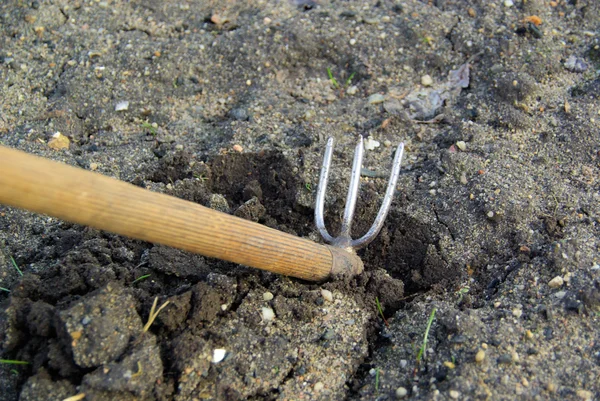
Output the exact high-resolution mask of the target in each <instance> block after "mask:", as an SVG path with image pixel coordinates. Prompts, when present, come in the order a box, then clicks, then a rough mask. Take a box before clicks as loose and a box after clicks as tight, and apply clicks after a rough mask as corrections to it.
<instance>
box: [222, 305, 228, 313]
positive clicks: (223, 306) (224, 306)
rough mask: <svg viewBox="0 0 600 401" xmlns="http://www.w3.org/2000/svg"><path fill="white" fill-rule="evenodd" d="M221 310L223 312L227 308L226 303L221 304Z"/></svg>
mask: <svg viewBox="0 0 600 401" xmlns="http://www.w3.org/2000/svg"><path fill="white" fill-rule="evenodd" d="M221 310H222V311H223V312H225V311H226V310H227V304H223V305H221Z"/></svg>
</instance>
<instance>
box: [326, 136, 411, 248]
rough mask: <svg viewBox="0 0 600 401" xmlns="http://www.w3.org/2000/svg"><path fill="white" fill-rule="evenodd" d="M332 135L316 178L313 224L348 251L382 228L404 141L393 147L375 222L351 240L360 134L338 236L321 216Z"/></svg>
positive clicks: (373, 235)
mask: <svg viewBox="0 0 600 401" xmlns="http://www.w3.org/2000/svg"><path fill="white" fill-rule="evenodd" d="M333 142H334V141H333V138H332V137H331V138H329V140H327V147H326V148H325V156H324V157H323V166H322V167H321V175H320V178H319V187H318V189H317V202H316V203H317V204H316V207H315V224H316V225H317V228H318V229H319V233H320V234H321V236H322V237H323V239H324V240H325V241H326V242H329V243H330V244H331V245H333V246H336V247H339V248H343V249H345V250H347V251H350V252H352V251H354V250H356V249H359V248H362V247H364V246H366V245H368V244H369V243H370V242H371V241H373V239H375V237H376V236H377V234H379V231H380V230H381V228H382V227H383V222H384V221H385V218H386V216H387V214H388V212H389V210H390V206H391V204H392V199H393V198H394V192H395V190H396V183H397V182H398V176H399V175H400V164H401V162H402V155H403V153H404V143H400V145H398V148H397V149H396V155H395V156H394V162H393V163H392V174H391V175H390V180H389V182H388V186H387V190H386V191H385V195H384V197H383V202H382V204H381V208H380V209H379V213H377V217H376V218H375V222H374V223H373V225H372V226H371V228H370V229H369V231H367V233H366V234H365V235H363V236H362V237H360V238H358V239H352V237H351V236H350V230H351V228H352V219H353V217H354V210H355V208H356V198H357V197H358V186H359V184H360V173H361V167H362V159H363V154H364V148H363V138H362V136H359V140H358V144H357V145H356V148H355V150H354V161H353V163H352V175H351V177H350V188H349V189H348V195H347V197H346V206H345V208H344V217H343V218H342V229H341V232H340V235H339V236H337V237H333V236H331V235H330V234H329V232H328V231H327V228H325V220H324V218H323V209H324V207H325V192H326V190H327V181H328V180H329V170H330V168H331V156H332V153H333Z"/></svg>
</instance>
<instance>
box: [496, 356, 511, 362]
mask: <svg viewBox="0 0 600 401" xmlns="http://www.w3.org/2000/svg"><path fill="white" fill-rule="evenodd" d="M497 362H498V363H499V364H500V363H511V362H512V355H509V354H504V355H500V356H499V357H498V361H497Z"/></svg>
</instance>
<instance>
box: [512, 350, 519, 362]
mask: <svg viewBox="0 0 600 401" xmlns="http://www.w3.org/2000/svg"><path fill="white" fill-rule="evenodd" d="M510 357H511V359H512V361H513V362H519V354H518V353H517V352H516V351H514V352H513V353H512V354H510Z"/></svg>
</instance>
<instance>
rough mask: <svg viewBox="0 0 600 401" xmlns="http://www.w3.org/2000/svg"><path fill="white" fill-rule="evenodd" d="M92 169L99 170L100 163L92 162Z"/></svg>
mask: <svg viewBox="0 0 600 401" xmlns="http://www.w3.org/2000/svg"><path fill="white" fill-rule="evenodd" d="M90 170H92V171H96V170H98V163H90Z"/></svg>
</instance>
